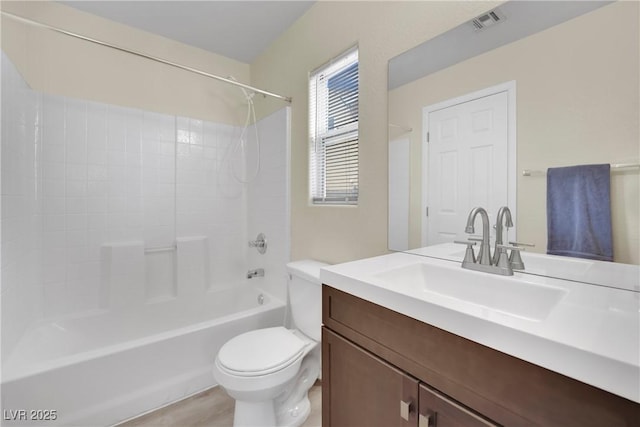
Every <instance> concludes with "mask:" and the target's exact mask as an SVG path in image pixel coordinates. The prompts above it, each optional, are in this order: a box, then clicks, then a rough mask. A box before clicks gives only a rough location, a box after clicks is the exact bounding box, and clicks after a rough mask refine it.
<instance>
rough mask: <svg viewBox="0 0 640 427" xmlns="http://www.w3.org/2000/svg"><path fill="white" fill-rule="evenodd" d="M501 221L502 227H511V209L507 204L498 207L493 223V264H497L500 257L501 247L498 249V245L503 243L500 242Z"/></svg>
mask: <svg viewBox="0 0 640 427" xmlns="http://www.w3.org/2000/svg"><path fill="white" fill-rule="evenodd" d="M505 216H506V219H507V222H504V219H505ZM503 223H504V227H506V228H511V227H513V220H512V219H511V210H509V208H508V207H507V206H503V207H501V208H500V209H498V216H497V218H496V225H495V229H496V243H495V247H494V249H493V259H492V261H491V262H492V264H493V265H498V260H499V258H500V252H501V249H499V248H498V246H500V245H502V244H503V242H502V230H503V225H502V224H503Z"/></svg>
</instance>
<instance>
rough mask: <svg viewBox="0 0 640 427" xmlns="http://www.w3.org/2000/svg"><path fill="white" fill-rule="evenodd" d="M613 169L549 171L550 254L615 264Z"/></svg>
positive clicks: (596, 167) (575, 167)
mask: <svg viewBox="0 0 640 427" xmlns="http://www.w3.org/2000/svg"><path fill="white" fill-rule="evenodd" d="M610 169H611V166H610V165H608V164H603V165H583V166H571V167H566V168H549V170H548V171H547V253H548V254H551V255H564V256H571V257H578V258H589V259H596V260H600V261H613V239H612V237H611V173H610Z"/></svg>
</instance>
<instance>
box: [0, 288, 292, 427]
mask: <svg viewBox="0 0 640 427" xmlns="http://www.w3.org/2000/svg"><path fill="white" fill-rule="evenodd" d="M284 316H285V304H284V303H283V302H282V301H280V300H278V299H276V298H274V297H272V296H270V295H269V294H267V293H266V292H263V291H261V290H260V289H257V288H254V287H252V286H250V285H248V284H244V285H239V286H235V287H233V288H229V289H224V290H219V291H215V292H208V293H206V294H205V297H204V298H198V299H190V300H189V301H180V300H178V299H175V300H168V301H164V302H156V303H153V304H145V305H143V306H142V307H140V308H137V309H136V310H129V311H127V310H124V309H123V310H121V311H117V312H115V311H109V312H107V311H95V312H91V313H88V314H87V313H85V314H84V315H82V316H75V317H66V318H64V319H57V320H55V321H50V322H48V323H43V324H39V325H37V326H35V327H33V328H31V329H30V330H29V331H28V332H27V333H26V334H25V335H24V337H23V338H22V340H21V341H20V342H19V343H18V345H17V346H16V348H15V350H14V351H13V352H12V354H11V355H10V356H9V358H8V360H5V361H3V371H2V417H3V418H2V425H3V426H4V425H20V426H22V425H47V426H54V425H74V426H109V425H113V424H116V423H118V422H120V421H123V420H126V419H129V418H131V417H134V416H136V415H139V414H142V413H144V412H147V411H150V410H152V409H155V408H158V407H161V406H163V405H166V404H168V403H171V402H173V401H176V400H179V399H182V398H184V397H187V396H189V395H192V394H194V393H197V392H199V391H202V390H204V389H207V388H209V387H212V386H214V385H215V382H214V379H213V375H212V367H213V361H214V357H215V355H216V353H217V352H218V350H219V348H220V347H221V346H222V345H223V344H224V343H225V342H226V341H227V340H229V339H230V338H231V337H233V336H235V335H237V334H239V333H242V332H245V331H248V330H251V329H256V328H262V327H270V326H278V325H282V324H283V323H284Z"/></svg>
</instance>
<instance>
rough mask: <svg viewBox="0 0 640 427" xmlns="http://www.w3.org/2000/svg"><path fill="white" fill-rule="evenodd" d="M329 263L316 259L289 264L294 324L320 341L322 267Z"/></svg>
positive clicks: (290, 297)
mask: <svg viewBox="0 0 640 427" xmlns="http://www.w3.org/2000/svg"><path fill="white" fill-rule="evenodd" d="M327 265H329V264H325V263H323V262H319V261H314V260H303V261H294V262H290V263H288V264H287V272H288V273H289V282H288V286H289V307H290V308H291V317H292V319H293V322H294V325H295V327H296V328H297V329H299V330H300V331H301V332H302V333H304V334H305V335H306V336H308V337H309V338H312V339H313V340H315V341H317V342H320V335H321V327H322V286H321V283H320V269H321V268H322V267H325V266H327Z"/></svg>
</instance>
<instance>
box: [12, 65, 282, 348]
mask: <svg viewBox="0 0 640 427" xmlns="http://www.w3.org/2000/svg"><path fill="white" fill-rule="evenodd" d="M239 96H241V94H240V93H239ZM262 122H264V123H266V124H263V123H262ZM276 122H277V123H276ZM269 123H272V124H271V125H270V126H269ZM258 126H259V127H260V128H261V130H260V134H259V136H260V139H261V144H262V146H263V147H267V148H266V149H265V148H263V152H262V157H263V158H264V161H263V168H261V173H260V176H259V177H258V179H257V180H256V181H254V182H253V183H251V184H248V185H243V184H240V183H238V182H237V181H236V180H235V179H233V177H232V175H231V173H230V165H232V164H234V161H235V164H236V174H238V175H242V174H243V169H244V167H245V161H250V159H249V160H245V156H244V155H243V153H242V150H232V147H233V146H234V145H233V144H235V143H236V142H237V140H238V137H239V135H240V132H241V128H240V127H234V126H230V125H225V124H218V123H213V122H204V121H202V120H195V119H190V118H184V117H175V116H169V115H163V114H157V113H152V112H147V111H141V110H135V109H130V108H124V107H119V106H113V105H105V104H100V103H95V102H87V101H83V100H78V99H71V98H66V97H59V96H52V95H48V94H41V93H38V92H36V91H33V90H31V89H29V87H28V85H27V84H26V83H25V82H24V80H23V79H22V78H21V76H20V75H19V73H18V72H17V70H16V69H15V68H14V67H13V65H12V64H11V62H10V61H9V60H8V58H7V57H6V56H4V54H3V57H2V309H3V316H2V317H3V330H2V333H3V353H5V351H6V350H7V349H10V348H11V347H12V344H13V343H15V341H16V340H17V339H19V337H20V335H21V334H22V332H23V331H24V330H25V328H27V327H28V325H29V324H30V323H31V322H32V321H34V320H37V319H39V318H43V317H44V318H46V317H51V316H58V315H66V314H70V313H77V312H83V311H86V310H92V309H96V308H108V307H109V297H108V290H107V292H106V295H107V296H106V297H105V274H106V272H105V265H104V261H105V247H122V246H127V245H128V246H130V247H131V248H134V247H136V246H141V247H144V248H147V249H151V250H153V249H154V248H167V247H171V246H173V245H174V244H176V243H175V242H176V240H177V242H178V243H177V244H178V249H179V250H181V247H184V253H185V254H186V253H187V251H193V250H194V248H196V251H199V252H198V255H203V256H205V257H206V260H207V262H205V263H204V265H205V267H206V268H205V270H206V271H204V276H205V277H206V278H207V279H206V284H205V286H206V287H207V288H208V289H209V290H214V289H216V288H218V287H226V286H229V285H230V284H233V283H237V282H239V281H241V280H242V279H243V278H244V277H245V275H246V271H247V268H255V267H254V265H252V264H256V262H254V261H252V260H249V259H248V251H249V249H248V247H247V240H248V238H249V237H251V238H255V236H253V234H254V231H253V230H254V229H255V228H256V227H257V228H261V227H264V226H266V223H264V225H262V224H260V226H253V223H255V222H260V221H261V219H259V217H260V214H259V212H262V211H264V212H265V215H266V217H268V218H271V220H269V221H270V222H269V221H267V222H268V223H269V224H273V232H270V234H271V236H269V237H271V244H272V245H274V246H273V247H275V248H278V247H281V248H285V247H286V250H280V249H276V250H275V251H274V250H272V251H271V252H268V253H269V254H271V258H270V262H274V263H275V264H277V265H278V271H279V272H281V271H283V269H284V263H285V262H286V261H287V260H288V240H287V242H286V243H285V242H284V241H283V242H280V243H276V242H278V241H279V240H284V236H283V235H282V234H283V230H284V234H287V233H288V225H285V224H288V215H287V206H288V203H287V202H286V200H285V198H284V194H286V191H285V186H286V180H285V179H284V176H285V175H284V173H285V172H286V170H287V169H286V167H285V166H286V162H287V158H288V157H287V156H288V151H287V149H285V148H284V147H287V136H288V112H287V110H282V111H281V112H278V113H275V114H274V115H272V116H270V117H268V118H267V119H265V120H263V121H261V122H260V123H259V124H258ZM265 126H266V127H265ZM262 128H264V129H262ZM269 132H271V134H268V133H269ZM248 135H249V137H250V138H253V135H254V132H253V128H252V127H251V128H250V129H249V131H248ZM253 142H254V141H253V140H251V141H249V140H248V142H247V145H246V147H245V148H246V150H247V151H248V153H251V150H254V151H255V145H254V144H252V143H253ZM270 142H272V143H273V145H274V147H277V148H276V149H275V150H274V149H273V148H274V147H268V145H269V143H270ZM249 157H251V156H250V155H249ZM249 167H251V166H249ZM274 168H275V169H277V170H274V171H271V172H269V171H270V170H271V169H274ZM249 173H250V172H249ZM279 175H282V176H279ZM263 176H264V177H265V178H264V179H265V181H264V182H261V180H262V179H263ZM276 186H277V188H276ZM254 187H255V188H256V189H254ZM248 194H254V195H256V197H258V198H261V199H260V202H259V203H258V204H255V203H254V202H251V201H250V200H251V199H252V197H249V198H248V197H247V196H248ZM248 205H249V206H250V210H252V212H253V213H252V214H251V219H250V220H249V219H248V218H247V206H248ZM248 229H250V231H251V235H248V233H247V230H248ZM275 233H278V234H279V235H278V236H276V235H275ZM194 242H196V243H197V242H200V246H198V245H197V244H196V246H193V243H194ZM181 245H182V246H181ZM189 245H192V246H191V247H190V246H189ZM198 247H201V248H202V250H199V249H197V248H198ZM274 257H275V258H274ZM183 258H184V257H183ZM141 259H144V263H145V264H146V265H145V266H144V268H145V269H146V271H147V274H146V280H147V282H148V283H147V285H148V286H147V290H146V293H147V300H149V299H153V298H154V297H157V296H160V297H162V296H167V293H168V296H169V297H171V296H175V294H176V292H175V289H174V290H172V289H171V286H176V283H175V282H176V281H177V280H178V279H179V277H174V276H175V268H174V271H173V275H172V280H173V281H174V283H173V284H171V283H168V287H169V289H163V288H162V287H157V283H159V282H161V281H162V280H166V277H165V276H166V274H164V273H168V274H170V273H171V272H170V271H169V270H166V271H165V270H163V269H166V268H168V267H167V265H168V263H171V262H173V263H175V262H176V258H174V255H173V254H172V252H171V251H167V252H153V251H150V252H149V253H146V255H144V256H143V258H141ZM270 262H267V264H270ZM264 263H265V260H264V259H263V260H262V264H263V265H260V266H264ZM174 267H175V266H174ZM270 270H272V271H273V270H274V269H273V268H271V269H270ZM268 276H271V277H272V275H268ZM281 279H282V276H281V275H280V277H278V280H277V282H272V286H269V290H271V291H272V292H274V293H276V294H278V295H279V296H281V297H284V292H283V289H284V283H285V282H284V281H281ZM266 284H268V283H266V282H265V285H266ZM143 285H144V284H140V286H143ZM133 286H135V285H133ZM149 286H151V290H150V288H149ZM153 286H156V288H153ZM172 292H173V294H172ZM8 325H10V327H9V326H8Z"/></svg>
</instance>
